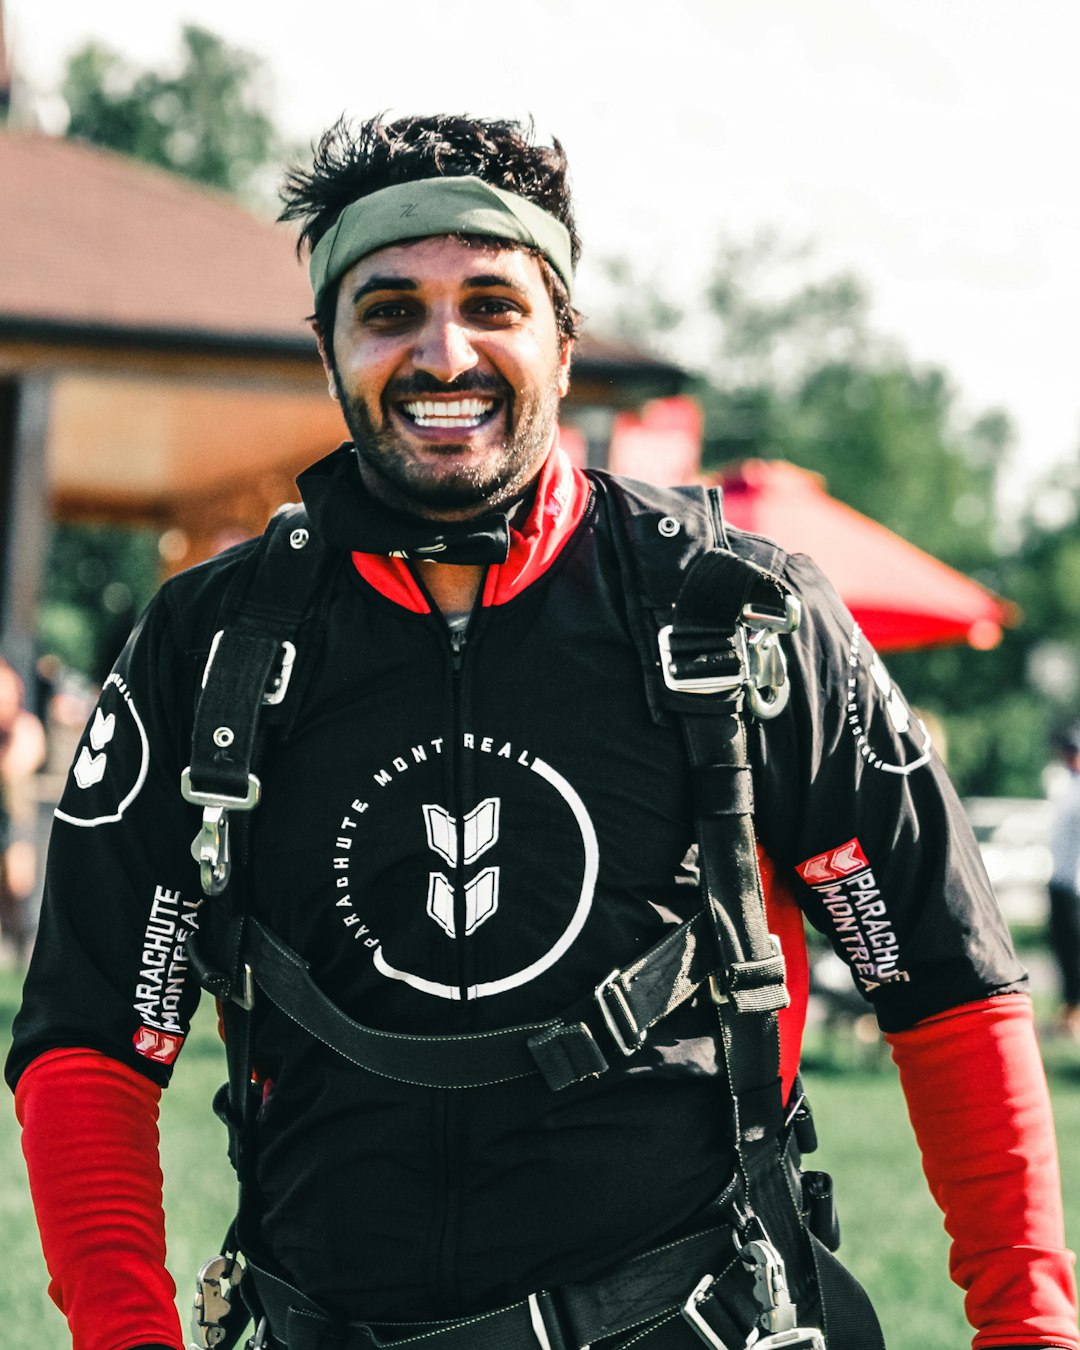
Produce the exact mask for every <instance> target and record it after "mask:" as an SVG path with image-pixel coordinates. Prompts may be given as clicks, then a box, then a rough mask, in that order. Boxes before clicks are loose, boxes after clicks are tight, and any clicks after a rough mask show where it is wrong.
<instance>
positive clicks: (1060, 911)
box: [1048, 723, 1080, 1041]
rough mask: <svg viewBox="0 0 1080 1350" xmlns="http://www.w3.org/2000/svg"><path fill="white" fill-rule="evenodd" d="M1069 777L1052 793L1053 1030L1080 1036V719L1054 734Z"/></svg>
mask: <svg viewBox="0 0 1080 1350" xmlns="http://www.w3.org/2000/svg"><path fill="white" fill-rule="evenodd" d="M1053 744H1054V749H1055V750H1056V751H1057V755H1058V758H1059V760H1060V762H1061V764H1063V765H1064V767H1065V770H1066V773H1067V775H1068V776H1067V778H1066V780H1065V782H1064V783H1063V784H1062V785H1061V787H1060V789H1059V791H1058V792H1057V793H1055V794H1054V795H1053V802H1054V816H1053V821H1052V823H1051V826H1050V858H1051V872H1050V883H1049V887H1048V890H1049V900H1050V922H1049V929H1048V937H1049V942H1050V950H1051V952H1052V953H1053V956H1054V961H1055V962H1056V963H1057V968H1058V976H1059V980H1060V991H1061V1005H1060V1007H1059V1009H1058V1015H1057V1021H1056V1023H1055V1027H1054V1030H1055V1031H1056V1032H1057V1033H1058V1034H1059V1035H1063V1036H1067V1037H1069V1038H1071V1039H1072V1040H1077V1041H1080V724H1077V723H1074V724H1073V725H1072V726H1069V727H1067V728H1065V729H1064V730H1063V731H1060V732H1058V733H1057V735H1056V736H1055V737H1054V739H1053Z"/></svg>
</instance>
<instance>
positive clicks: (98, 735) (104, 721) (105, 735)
mask: <svg viewBox="0 0 1080 1350" xmlns="http://www.w3.org/2000/svg"><path fill="white" fill-rule="evenodd" d="M115 732H116V714H115V713H109V715H108V717H102V715H101V709H100V708H96V709H95V710H94V720H93V722H91V723H90V744H91V745H92V746H93V747H94V749H95V750H103V749H104V748H105V746H107V745H108V744H109V742H110V741H111V740H112V738H113V735H114V734H115Z"/></svg>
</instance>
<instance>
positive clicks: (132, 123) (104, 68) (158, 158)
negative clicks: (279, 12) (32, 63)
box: [61, 25, 289, 207]
mask: <svg viewBox="0 0 1080 1350" xmlns="http://www.w3.org/2000/svg"><path fill="white" fill-rule="evenodd" d="M181 48H182V50H181V56H180V61H179V63H178V65H177V68H176V69H175V70H172V71H155V70H138V69H136V68H135V67H134V66H132V65H131V64H130V63H129V62H128V61H127V60H126V59H125V58H124V57H123V56H122V55H120V54H119V53H118V52H115V51H113V50H111V49H110V48H108V47H106V46H103V45H102V44H101V43H99V42H90V43H87V44H86V45H85V46H83V47H81V48H80V49H79V50H78V51H76V52H75V53H74V55H73V56H72V57H71V58H70V59H69V61H68V64H67V69H66V72H65V75H64V80H63V84H62V86H61V93H62V94H63V97H64V101H65V102H66V103H67V105H68V111H69V114H70V120H69V122H68V128H67V135H68V136H71V137H77V138H79V139H80V140H85V141H90V142H92V143H93V144H94V145H103V146H107V147H108V148H110V149H112V150H117V151H119V152H120V153H121V154H125V155H131V156H133V157H134V158H135V159H141V160H144V161H145V162H146V163H148V164H156V165H157V166H158V167H159V168H162V169H168V170H170V171H171V172H173V173H177V174H180V175H182V176H183V177H185V178H191V179H194V180H195V181H196V182H198V183H205V184H206V185H207V186H209V187H214V188H219V189H221V190H222V191H224V192H228V193H231V194H232V195H234V196H236V197H239V198H241V199H243V200H244V201H246V202H247V203H248V204H249V205H253V206H261V207H267V206H269V205H270V203H271V201H272V188H273V181H274V176H275V175H276V172H277V169H278V168H279V167H280V165H281V164H282V162H283V160H284V159H285V158H286V156H287V155H288V153H289V150H288V149H287V147H285V145H284V144H283V142H282V140H281V138H280V136H279V135H278V132H277V130H276V128H275V126H274V122H273V119H272V117H271V115H270V113H269V111H268V108H269V105H270V101H271V100H270V91H269V89H268V88H267V83H268V81H267V77H266V74H265V70H264V67H263V64H262V62H261V61H260V59H259V58H258V57H256V56H253V55H252V54H251V53H249V52H246V51H242V50H241V49H239V48H237V47H231V46H229V45H228V44H227V43H225V42H224V41H223V40H222V39H221V38H219V37H217V36H215V35H214V34H213V33H210V32H207V31H206V29H204V28H199V27H196V26H193V25H188V26H185V27H184V28H183V30H182V33H181Z"/></svg>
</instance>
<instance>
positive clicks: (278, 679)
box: [202, 628, 296, 705]
mask: <svg viewBox="0 0 1080 1350" xmlns="http://www.w3.org/2000/svg"><path fill="white" fill-rule="evenodd" d="M224 636H225V629H224V628H219V629H218V630H217V632H216V633H215V634H214V636H213V638H212V639H211V641H210V650H209V651H208V652H207V653H206V665H205V666H203V673H202V687H203V688H204V689H205V688H206V682H207V680H209V678H210V667H211V666H212V665H213V664H214V658H215V657H216V656H217V654H218V648H219V647H220V646H221V639H222V638H223V637H224ZM295 662H296V647H295V646H294V645H293V643H291V642H285V641H283V642H282V643H281V669H280V670H279V671H278V672H277V673H276V674H273V675H271V677H270V684H269V687H268V689H267V691H266V693H265V694H263V697H262V701H263V703H265V704H268V705H274V704H277V703H280V702H281V701H282V699H283V698H284V697H285V694H286V692H287V691H288V688H289V681H290V680H291V679H292V672H293V665H294V664H295Z"/></svg>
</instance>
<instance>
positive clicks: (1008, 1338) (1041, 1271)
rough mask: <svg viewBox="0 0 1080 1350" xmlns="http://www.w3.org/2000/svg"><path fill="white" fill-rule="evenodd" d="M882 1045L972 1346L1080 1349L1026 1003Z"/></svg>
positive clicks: (1050, 1134)
mask: <svg viewBox="0 0 1080 1350" xmlns="http://www.w3.org/2000/svg"><path fill="white" fill-rule="evenodd" d="M886 1039H887V1040H888V1041H889V1044H890V1045H891V1046H892V1052H893V1058H894V1060H895V1061H896V1063H897V1066H898V1068H899V1070H900V1079H901V1083H902V1084H903V1088H904V1094H905V1097H906V1098H907V1104H908V1111H909V1113H910V1115H911V1122H912V1125H913V1126H914V1129H915V1135H916V1138H917V1140H918V1143H919V1147H920V1149H921V1151H922V1159H923V1169H924V1171H925V1172H926V1177H927V1180H928V1182H929V1184H930V1190H931V1192H932V1193H933V1196H934V1199H935V1200H936V1201H937V1203H938V1204H939V1205H940V1206H941V1209H942V1211H943V1213H944V1215H945V1228H946V1230H947V1231H948V1233H949V1235H950V1237H951V1238H952V1251H951V1256H950V1269H951V1273H952V1277H953V1279H954V1280H955V1281H956V1283H957V1284H959V1285H960V1286H961V1288H963V1289H964V1290H966V1299H965V1309H966V1311H967V1315H968V1319H969V1321H970V1322H971V1324H972V1326H973V1327H975V1328H976V1331H977V1335H976V1336H975V1341H974V1344H975V1346H976V1350H990V1348H991V1347H997V1348H998V1350H1005V1348H1006V1347H1012V1346H1061V1347H1065V1350H1077V1347H1078V1346H1080V1337H1078V1334H1077V1307H1076V1285H1075V1281H1074V1277H1073V1263H1074V1259H1075V1258H1074V1257H1073V1254H1072V1253H1071V1252H1069V1251H1067V1250H1066V1249H1065V1239H1064V1225H1063V1220H1062V1207H1061V1186H1060V1181H1059V1177H1058V1161H1057V1146H1056V1142H1055V1139H1054V1128H1053V1120H1052V1117H1051V1113H1050V1098H1049V1093H1048V1091H1047V1087H1046V1077H1045V1075H1044V1073H1043V1068H1042V1060H1041V1058H1040V1055H1039V1048H1038V1044H1037V1042H1036V1039H1035V1028H1034V1020H1033V1016H1032V1010H1031V1001H1030V999H1028V998H1027V996H1026V995H1023V994H1006V995H1001V996H999V997H996V998H991V999H987V1000H985V1001H983V1002H980V1003H972V1004H967V1005H965V1006H964V1007H961V1008H956V1009H953V1010H952V1011H950V1012H947V1013H941V1014H938V1015H937V1016H935V1017H931V1018H928V1019H927V1020H926V1021H925V1022H920V1023H919V1024H918V1025H917V1026H915V1027H912V1028H911V1029H910V1030H908V1031H902V1032H896V1033H892V1034H890V1035H889V1036H888V1037H887V1038H886Z"/></svg>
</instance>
